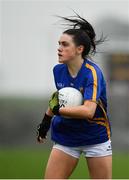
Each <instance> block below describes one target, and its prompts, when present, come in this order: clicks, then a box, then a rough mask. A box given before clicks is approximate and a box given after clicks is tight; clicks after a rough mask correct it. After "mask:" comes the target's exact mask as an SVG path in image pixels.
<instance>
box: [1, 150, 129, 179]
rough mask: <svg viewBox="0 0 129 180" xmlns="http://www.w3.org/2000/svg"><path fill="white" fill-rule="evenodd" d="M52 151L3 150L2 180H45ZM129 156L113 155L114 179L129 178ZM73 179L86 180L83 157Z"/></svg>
mask: <svg viewBox="0 0 129 180" xmlns="http://www.w3.org/2000/svg"><path fill="white" fill-rule="evenodd" d="M49 153H50V151H47V150H9V149H8V150H1V151H0V179H2V178H3V179H8V178H9V179H40V178H43V174H44V170H45V166H46V163H47V159H48V157H49ZM128 167H129V156H128V155H127V154H114V155H113V178H114V179H120V178H121V179H126V178H129V172H128ZM71 178H76V179H84V178H85V179H86V178H88V171H87V167H86V162H85V159H84V158H83V157H81V159H80V161H79V164H78V166H77V168H76V169H75V171H74V173H73V174H72V176H71Z"/></svg>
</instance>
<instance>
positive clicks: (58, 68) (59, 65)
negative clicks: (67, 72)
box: [53, 64, 66, 73]
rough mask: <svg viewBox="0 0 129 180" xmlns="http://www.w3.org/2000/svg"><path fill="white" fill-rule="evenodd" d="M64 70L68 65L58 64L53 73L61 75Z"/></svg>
mask: <svg viewBox="0 0 129 180" xmlns="http://www.w3.org/2000/svg"><path fill="white" fill-rule="evenodd" d="M63 69H66V65H65V64H57V65H55V66H54V68H53V72H54V73H56V72H57V73H59V72H60V71H62V70H63Z"/></svg>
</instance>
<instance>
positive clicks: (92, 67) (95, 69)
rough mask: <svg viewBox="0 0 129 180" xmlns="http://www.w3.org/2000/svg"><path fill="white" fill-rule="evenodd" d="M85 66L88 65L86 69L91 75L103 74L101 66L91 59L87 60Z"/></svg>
mask: <svg viewBox="0 0 129 180" xmlns="http://www.w3.org/2000/svg"><path fill="white" fill-rule="evenodd" d="M85 67H86V70H87V71H88V74H89V75H94V76H95V75H97V76H102V75H103V73H102V70H101V68H100V67H99V65H98V64H96V63H95V62H93V61H91V60H89V59H87V60H86V62H85Z"/></svg>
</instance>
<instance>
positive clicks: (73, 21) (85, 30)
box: [58, 13, 105, 58]
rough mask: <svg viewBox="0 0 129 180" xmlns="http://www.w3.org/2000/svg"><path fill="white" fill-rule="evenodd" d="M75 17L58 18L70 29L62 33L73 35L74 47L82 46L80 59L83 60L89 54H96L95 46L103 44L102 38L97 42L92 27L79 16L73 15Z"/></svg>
mask: <svg viewBox="0 0 129 180" xmlns="http://www.w3.org/2000/svg"><path fill="white" fill-rule="evenodd" d="M75 14H76V16H72V17H71V18H70V17H60V16H58V17H60V18H62V19H63V20H65V21H66V22H69V23H70V24H68V25H69V26H70V27H71V28H70V29H67V30H66V31H64V32H63V33H66V34H69V35H73V39H74V41H75V43H76V45H78V46H79V45H83V46H84V51H83V53H82V57H83V58H85V57H86V56H87V55H88V54H89V53H91V54H95V53H96V45H98V44H100V43H102V42H104V40H105V39H104V38H103V36H101V38H100V39H99V40H96V34H95V31H94V29H93V27H92V25H91V24H90V23H89V22H88V21H87V20H85V19H84V18H82V17H81V16H80V15H78V14H77V13H75Z"/></svg>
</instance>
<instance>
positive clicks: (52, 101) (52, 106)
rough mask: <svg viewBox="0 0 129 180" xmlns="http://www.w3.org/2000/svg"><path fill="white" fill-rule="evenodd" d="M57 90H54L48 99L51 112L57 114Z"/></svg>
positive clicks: (58, 106)
mask: <svg viewBox="0 0 129 180" xmlns="http://www.w3.org/2000/svg"><path fill="white" fill-rule="evenodd" d="M58 94H59V93H58V91H56V92H54V93H53V94H52V96H51V98H50V100H49V108H50V109H51V111H52V112H53V114H54V115H59V108H60V105H59V99H58Z"/></svg>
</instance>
